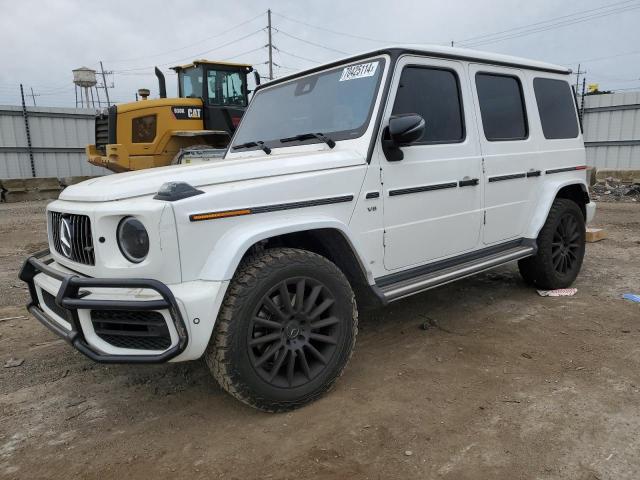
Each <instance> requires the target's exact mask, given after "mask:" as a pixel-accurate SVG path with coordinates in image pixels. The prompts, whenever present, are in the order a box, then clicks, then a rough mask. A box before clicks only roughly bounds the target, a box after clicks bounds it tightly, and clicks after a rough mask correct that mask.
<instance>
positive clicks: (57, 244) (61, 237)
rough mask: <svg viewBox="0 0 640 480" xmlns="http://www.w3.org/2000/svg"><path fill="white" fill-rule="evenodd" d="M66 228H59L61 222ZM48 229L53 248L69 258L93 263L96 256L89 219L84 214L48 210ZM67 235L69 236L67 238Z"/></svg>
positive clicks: (87, 263) (85, 263)
mask: <svg viewBox="0 0 640 480" xmlns="http://www.w3.org/2000/svg"><path fill="white" fill-rule="evenodd" d="M63 221H64V222H65V224H66V226H68V227H69V228H68V230H66V228H65V231H64V232H63V231H62V230H61V225H62V222H63ZM49 231H50V232H51V241H52V242H53V248H54V249H55V250H56V252H58V253H59V254H61V255H63V256H65V257H67V258H68V259H69V260H71V261H73V262H77V263H82V264H84V265H95V263H96V258H95V252H94V250H93V238H92V236H91V221H90V220H89V217H87V216H86V215H75V214H71V213H60V212H49ZM67 237H69V238H67Z"/></svg>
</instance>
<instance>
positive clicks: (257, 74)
mask: <svg viewBox="0 0 640 480" xmlns="http://www.w3.org/2000/svg"><path fill="white" fill-rule="evenodd" d="M253 79H254V80H255V81H256V87H257V86H258V85H260V74H259V73H258V71H257V70H254V71H253Z"/></svg>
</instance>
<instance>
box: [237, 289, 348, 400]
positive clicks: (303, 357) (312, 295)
mask: <svg viewBox="0 0 640 480" xmlns="http://www.w3.org/2000/svg"><path fill="white" fill-rule="evenodd" d="M335 303H336V301H335V298H334V296H333V294H332V293H331V291H330V290H329V289H328V288H327V287H326V286H325V285H323V284H322V283H321V282H319V281H318V280H316V279H313V278H308V277H307V278H306V277H297V278H288V279H286V280H284V281H282V282H281V283H280V284H278V285H276V286H275V287H273V288H272V289H271V290H270V291H269V292H268V293H267V294H265V295H264V296H263V297H262V300H261V301H260V302H259V304H258V307H257V308H256V309H255V311H254V312H253V315H252V318H251V323H250V327H249V329H248V335H249V338H248V346H249V358H250V360H251V365H252V366H253V368H254V369H255V370H256V372H257V373H258V374H259V375H260V377H261V378H262V379H263V380H264V381H265V382H267V383H269V384H270V385H272V386H274V387H280V388H291V387H299V386H302V385H304V384H305V383H307V382H309V381H310V380H312V379H313V378H315V377H316V376H317V375H318V374H319V373H320V372H322V371H323V370H324V367H325V366H326V365H327V364H328V362H329V361H330V360H331V357H332V356H333V355H334V353H335V351H336V345H337V344H338V340H339V335H340V333H341V332H340V330H341V325H342V324H343V323H344V322H343V321H341V320H340V319H339V318H338V316H337V315H338V312H337V311H336V308H335Z"/></svg>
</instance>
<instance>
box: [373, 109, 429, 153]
mask: <svg viewBox="0 0 640 480" xmlns="http://www.w3.org/2000/svg"><path fill="white" fill-rule="evenodd" d="M424 130H425V122H424V118H422V117H421V116H420V115H418V114H416V113H405V114H402V115H392V116H391V118H389V126H388V127H387V128H386V129H385V131H384V135H383V140H382V149H383V151H384V154H385V156H386V157H387V160H389V161H390V162H397V161H399V160H402V159H403V158H404V154H403V153H402V150H400V147H404V146H406V145H409V144H411V143H413V142H415V141H416V140H419V139H420V138H421V137H422V135H423V134H424Z"/></svg>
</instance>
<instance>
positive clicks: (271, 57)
mask: <svg viewBox="0 0 640 480" xmlns="http://www.w3.org/2000/svg"><path fill="white" fill-rule="evenodd" d="M267 33H268V34H269V43H268V44H267V47H269V80H273V43H272V42H271V9H269V10H267Z"/></svg>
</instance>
